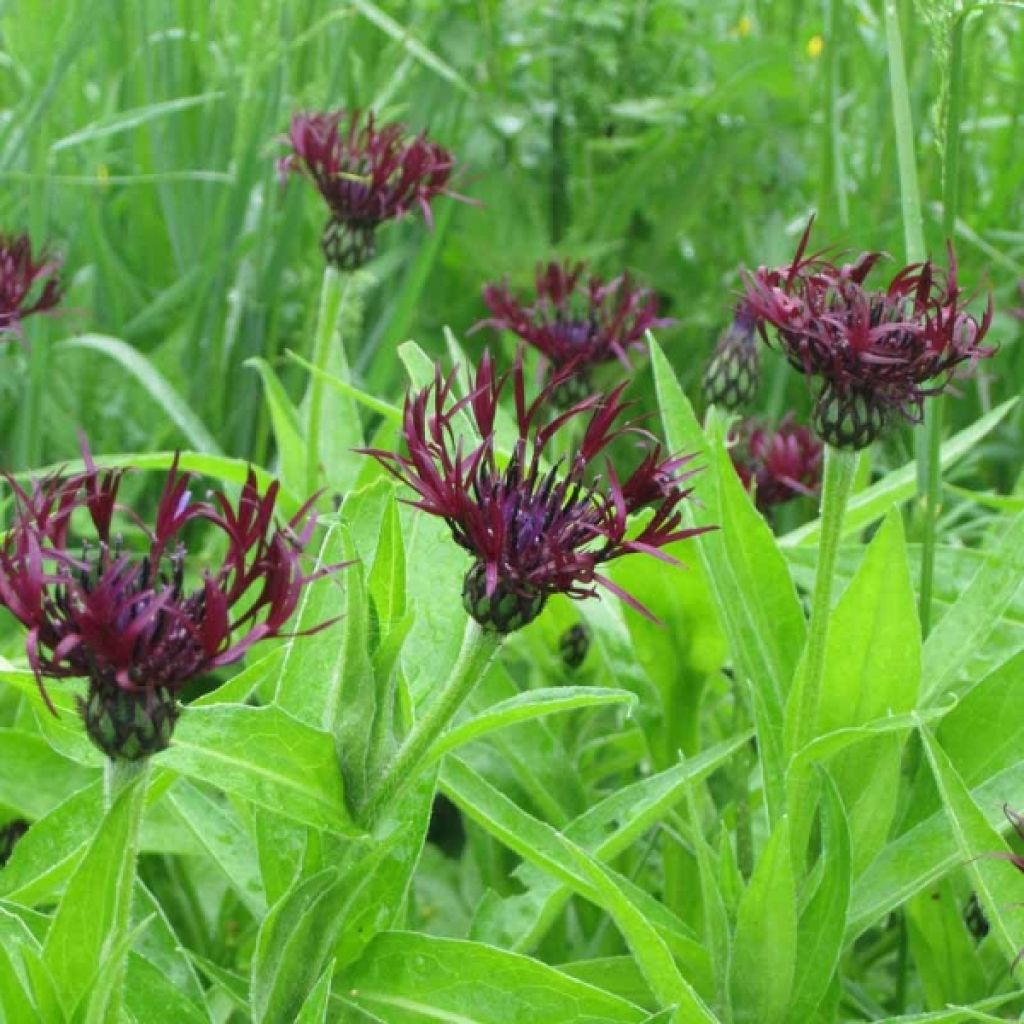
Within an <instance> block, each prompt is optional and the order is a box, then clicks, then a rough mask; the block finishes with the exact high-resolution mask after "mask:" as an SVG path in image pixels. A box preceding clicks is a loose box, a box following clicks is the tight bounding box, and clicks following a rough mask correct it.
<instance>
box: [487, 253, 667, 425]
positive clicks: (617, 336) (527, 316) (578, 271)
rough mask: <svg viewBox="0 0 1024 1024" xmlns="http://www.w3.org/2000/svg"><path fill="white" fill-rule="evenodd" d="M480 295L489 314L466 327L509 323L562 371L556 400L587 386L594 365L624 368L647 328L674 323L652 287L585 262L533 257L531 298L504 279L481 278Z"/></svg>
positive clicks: (563, 401)
mask: <svg viewBox="0 0 1024 1024" xmlns="http://www.w3.org/2000/svg"><path fill="white" fill-rule="evenodd" d="M483 298H484V302H485V303H486V305H487V308H488V309H489V310H490V311H491V315H490V316H489V317H488V318H487V319H485V320H481V321H480V322H479V323H476V324H474V325H473V327H472V328H470V333H473V331H478V330H480V329H481V328H483V327H494V328H496V329H498V330H503V331H511V332H512V333H513V334H516V335H518V336H519V337H520V338H522V340H523V341H525V342H527V344H529V345H532V346H533V347H534V348H535V349H537V350H538V351H539V352H540V354H541V356H542V358H543V360H544V362H545V364H546V365H550V367H551V376H552V377H555V376H561V377H562V380H563V385H562V387H561V388H560V389H559V390H558V391H557V392H556V393H555V394H554V396H553V399H554V401H555V402H556V404H558V405H559V406H560V407H562V408H567V407H568V406H570V405H571V404H572V403H573V402H576V401H579V400H580V399H582V398H586V397H587V396H588V395H590V394H591V393H592V392H593V386H592V383H591V379H590V371H591V370H592V369H593V368H594V367H595V366H598V365H600V364H602V363H609V362H612V361H614V360H616V359H617V360H619V362H621V363H622V365H623V366H624V367H625V368H626V369H627V370H628V369H630V363H629V356H628V355H627V352H628V351H629V349H631V348H643V344H644V342H643V339H644V333H645V332H646V331H648V330H650V329H651V328H654V327H667V326H668V325H670V324H671V323H673V321H672V320H669V319H665V318H661V317H659V316H658V300H657V299H656V298H655V296H654V293H653V292H651V291H649V290H648V289H646V288H641V287H639V286H637V285H636V284H635V283H634V282H633V281H632V280H631V279H630V277H629V275H628V274H622V275H620V276H619V277H616V278H615V279H614V280H611V281H604V280H602V279H601V278H599V277H596V276H594V275H592V274H591V275H588V274H587V268H586V264H584V263H576V264H572V263H570V262H565V263H555V262H551V263H547V264H544V263H542V264H539V265H538V267H537V275H536V298H535V300H534V301H533V303H532V304H527V302H526V301H524V300H523V299H521V298H518V297H517V296H515V295H514V294H513V293H512V291H511V290H510V288H509V286H508V283H507V282H503V283H501V284H489V285H487V286H485V288H484V290H483Z"/></svg>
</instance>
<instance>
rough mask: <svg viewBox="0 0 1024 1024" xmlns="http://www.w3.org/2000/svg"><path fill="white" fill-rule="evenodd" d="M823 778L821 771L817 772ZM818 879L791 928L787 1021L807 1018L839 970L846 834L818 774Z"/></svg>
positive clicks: (829, 786)
mask: <svg viewBox="0 0 1024 1024" xmlns="http://www.w3.org/2000/svg"><path fill="white" fill-rule="evenodd" d="M823 774H824V773H823ZM823 781H824V793H825V799H824V800H823V801H822V804H821V853H820V855H819V857H818V868H819V872H820V874H819V877H818V881H817V885H816V886H815V889H814V892H813V894H812V895H811V897H810V899H809V900H807V902H806V904H805V906H804V908H803V910H802V911H801V913H800V920H799V924H798V926H797V947H796V948H797V956H796V970H795V973H794V977H793V996H792V999H791V1000H790V1004H789V1010H788V1014H789V1019H790V1020H794V1021H796V1020H813V1019H814V1014H815V1011H817V1009H818V1007H819V1005H820V1004H821V1001H822V1000H823V999H824V998H825V994H826V993H827V992H828V988H829V985H830V984H831V983H832V978H833V976H834V975H835V972H836V968H837V967H838V966H839V955H840V953H841V952H842V950H843V937H844V934H845V932H846V910H847V907H848V906H849V904H850V878H851V873H852V866H851V857H850V832H849V828H848V826H847V823H846V811H845V809H844V807H843V801H842V799H841V797H840V796H839V790H838V788H837V787H836V785H835V783H834V782H833V781H832V778H831V776H829V775H827V774H824V780H823Z"/></svg>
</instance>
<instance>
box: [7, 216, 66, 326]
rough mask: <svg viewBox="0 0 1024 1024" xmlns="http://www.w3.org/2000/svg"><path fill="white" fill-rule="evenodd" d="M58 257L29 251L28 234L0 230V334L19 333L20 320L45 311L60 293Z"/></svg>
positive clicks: (57, 300) (57, 298)
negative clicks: (0, 231)
mask: <svg viewBox="0 0 1024 1024" xmlns="http://www.w3.org/2000/svg"><path fill="white" fill-rule="evenodd" d="M59 270H60V260H58V259H57V258H56V257H55V256H53V255H51V254H49V253H47V252H45V251H44V252H40V253H37V254H36V255H35V256H33V255H32V243H31V242H30V241H29V237H28V235H25V234H21V235H4V234H0V335H3V334H14V335H15V336H20V335H21V322H22V320H24V319H25V317H27V316H31V315H32V314H33V313H47V312H49V311H50V310H52V309H53V308H54V307H55V306H56V305H57V303H58V302H60V299H61V295H62V294H63V286H62V285H61V281H60V276H59V274H58V271H59Z"/></svg>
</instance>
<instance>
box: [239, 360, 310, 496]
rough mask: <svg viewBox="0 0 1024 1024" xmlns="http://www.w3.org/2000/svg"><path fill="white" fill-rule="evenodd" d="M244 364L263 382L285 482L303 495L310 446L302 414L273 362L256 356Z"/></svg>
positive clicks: (288, 486)
mask: <svg viewBox="0 0 1024 1024" xmlns="http://www.w3.org/2000/svg"><path fill="white" fill-rule="evenodd" d="M242 365H243V366H248V367H250V368H251V369H253V370H255V371H256V372H257V373H258V374H259V375H260V379H261V380H262V381H263V394H264V397H265V398H266V401H267V408H268V409H269V410H270V423H271V425H272V426H273V429H274V444H275V445H276V446H277V457H278V462H279V467H280V473H281V482H282V483H283V484H284V486H285V487H287V488H288V489H289V490H291V491H294V492H295V493H296V494H301V493H302V490H303V487H304V486H305V480H306V477H305V474H306V445H305V441H304V440H303V437H302V428H301V426H300V425H299V414H298V411H297V410H296V408H295V406H294V405H293V404H292V400H291V399H290V398H289V397H288V392H287V391H285V389H284V385H283V384H282V383H281V381H280V379H279V378H278V376H277V374H276V373H275V372H274V368H273V367H272V366H271V365H270V363H268V362H267V361H266V360H265V359H261V358H259V357H258V356H253V357H252V358H251V359H246V361H245V362H244V363H243V364H242Z"/></svg>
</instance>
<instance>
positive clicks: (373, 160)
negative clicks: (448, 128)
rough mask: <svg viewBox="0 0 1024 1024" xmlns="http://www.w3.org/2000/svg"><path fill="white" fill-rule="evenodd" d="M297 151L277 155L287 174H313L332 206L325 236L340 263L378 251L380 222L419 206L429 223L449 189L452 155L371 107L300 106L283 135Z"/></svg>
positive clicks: (355, 263)
mask: <svg viewBox="0 0 1024 1024" xmlns="http://www.w3.org/2000/svg"><path fill="white" fill-rule="evenodd" d="M283 141H285V142H286V143H288V144H289V145H290V146H291V147H292V150H293V152H292V153H290V154H288V155H287V156H285V157H282V158H281V159H280V160H279V161H278V170H279V172H280V173H281V175H282V177H287V175H288V174H289V173H291V172H296V173H300V174H305V175H308V177H309V178H310V179H311V180H312V182H313V184H314V185H316V187H317V189H318V190H319V192H320V195H321V196H323V198H324V202H326V203H327V206H328V208H329V209H330V211H331V214H330V219H329V220H328V221H327V224H326V226H325V227H324V233H323V236H322V238H321V241H320V244H321V247H322V249H323V252H324V256H325V257H326V258H327V262H328V263H331V264H333V265H334V266H335V267H337V268H338V269H339V270H355V269H357V268H358V267H361V266H362V265H363V264H364V263H366V262H367V260H369V259H370V258H372V256H373V254H374V252H375V251H376V231H377V226H378V225H379V224H382V223H383V222H384V221H387V220H395V219H397V218H399V217H402V216H404V215H405V214H406V213H408V212H409V210H411V209H413V208H414V207H419V209H420V210H421V211H422V213H423V217H424V219H425V220H426V221H427V223H428V224H431V223H432V217H431V213H430V202H431V200H432V199H433V198H434V197H435V196H437V195H451V196H454V198H457V199H458V198H462V197H461V196H457V195H455V194H454V193H452V192H450V191H449V189H448V181H449V179H450V178H451V174H452V168H453V167H454V166H455V159H454V157H453V156H452V154H451V153H449V152H448V150H446V149H444V148H443V147H442V146H439V145H437V144H436V143H434V142H431V141H430V140H429V139H427V137H426V136H425V135H422V134H420V135H417V136H415V137H413V138H409V136H408V133H407V131H406V128H405V126H404V125H401V124H384V125H378V124H377V123H376V121H375V119H374V115H373V113H372V112H370V113H366V114H363V113H362V112H360V111H358V110H353V111H345V110H336V111H333V112H331V113H309V114H296V115H295V116H294V117H293V118H292V123H291V128H290V129H289V132H288V135H287V136H286V137H285V139H284V140H283Z"/></svg>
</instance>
